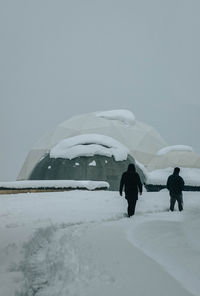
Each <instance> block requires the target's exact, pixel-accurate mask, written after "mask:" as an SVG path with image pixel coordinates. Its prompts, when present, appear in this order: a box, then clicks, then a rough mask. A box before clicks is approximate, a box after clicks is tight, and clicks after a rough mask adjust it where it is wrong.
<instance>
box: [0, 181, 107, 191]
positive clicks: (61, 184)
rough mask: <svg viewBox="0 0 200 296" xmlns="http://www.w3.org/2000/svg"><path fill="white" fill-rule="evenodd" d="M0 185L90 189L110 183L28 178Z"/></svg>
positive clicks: (104, 186) (18, 187) (20, 187)
mask: <svg viewBox="0 0 200 296" xmlns="http://www.w3.org/2000/svg"><path fill="white" fill-rule="evenodd" d="M0 187H3V188H13V189H23V188H34V189H37V188H41V187H42V188H74V189H76V188H85V189H88V190H94V189H100V188H109V184H108V183H107V182H104V181H87V180H85V181H77V180H41V181H38V180H37V181H35V180H27V181H14V182H0Z"/></svg>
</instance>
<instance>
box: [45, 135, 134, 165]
mask: <svg viewBox="0 0 200 296" xmlns="http://www.w3.org/2000/svg"><path fill="white" fill-rule="evenodd" d="M128 154H129V149H128V148H126V147H125V146H124V145H123V144H121V143H119V142H118V141H117V140H115V139H113V138H111V137H108V136H104V135H99V134H84V135H78V136H74V137H71V138H67V139H64V140H62V141H60V142H59V143H58V144H57V145H56V146H54V147H53V148H52V149H51V150H50V157H51V158H59V157H61V158H67V159H73V158H75V157H79V156H94V155H104V156H107V157H111V156H113V157H114V158H115V160H116V161H122V160H126V159H127V156H128Z"/></svg>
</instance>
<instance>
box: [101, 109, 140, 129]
mask: <svg viewBox="0 0 200 296" xmlns="http://www.w3.org/2000/svg"><path fill="white" fill-rule="evenodd" d="M96 116H97V117H103V118H106V119H110V120H119V121H121V122H123V123H126V124H128V125H133V124H134V123H135V115H134V114H133V113H132V112H131V111H129V110H124V109H120V110H111V111H103V112H97V113H96Z"/></svg>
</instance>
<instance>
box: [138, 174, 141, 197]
mask: <svg viewBox="0 0 200 296" xmlns="http://www.w3.org/2000/svg"><path fill="white" fill-rule="evenodd" d="M137 179H138V180H137V185H138V189H139V193H140V195H142V182H141V180H140V176H139V175H138V174H137Z"/></svg>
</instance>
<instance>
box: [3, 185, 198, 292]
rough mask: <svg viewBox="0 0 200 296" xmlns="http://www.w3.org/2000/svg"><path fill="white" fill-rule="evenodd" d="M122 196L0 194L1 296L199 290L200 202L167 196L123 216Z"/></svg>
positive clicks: (145, 200) (144, 200) (151, 197)
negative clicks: (177, 206) (179, 204)
mask: <svg viewBox="0 0 200 296" xmlns="http://www.w3.org/2000/svg"><path fill="white" fill-rule="evenodd" d="M126 206H127V205H126V200H125V199H123V198H122V197H120V196H119V195H118V193H117V192H108V191H95V192H88V191H78V190H75V191H68V192H62V193H40V194H39V193H37V194H19V195H1V196H0V237H1V244H0V287H1V290H0V295H1V296H5V295H6V296H25V295H30V296H32V295H35V296H57V295H59V296H66V295H68V296H71V295H73V296H74V295H77V296H80V295H81V296H85V295H87V296H93V295H97V296H100V295H101V296H102V295H105V296H107V295H109V296H112V295H113V296H121V295H125V296H126V295H137V296H138V295H142V296H146V295H148V296H151V295H153V296H160V295H164V296H165V295H166V296H168V295H170V296H179V295H180V296H185V295H198V292H199V290H200V269H199V266H200V239H199V224H200V218H199V213H200V198H199V193H190V192H186V193H184V212H181V213H179V212H178V211H176V212H173V213H171V212H168V211H167V209H168V206H169V197H168V192H167V191H162V192H159V193H147V192H145V193H144V194H143V196H142V197H141V198H140V199H139V201H138V203H137V207H136V215H135V216H134V217H133V218H131V219H129V218H126V217H124V213H125V212H126Z"/></svg>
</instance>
